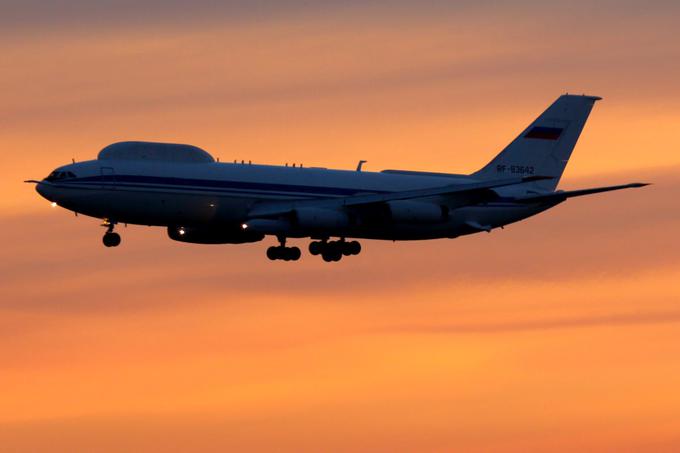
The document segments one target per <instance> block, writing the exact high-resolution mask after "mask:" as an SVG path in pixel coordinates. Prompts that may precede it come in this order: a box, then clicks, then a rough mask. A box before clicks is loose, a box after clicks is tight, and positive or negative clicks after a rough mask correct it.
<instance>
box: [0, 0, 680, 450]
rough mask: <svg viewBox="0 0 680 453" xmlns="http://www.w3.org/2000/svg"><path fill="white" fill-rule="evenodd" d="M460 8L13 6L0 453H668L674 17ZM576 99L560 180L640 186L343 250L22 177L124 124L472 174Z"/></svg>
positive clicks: (131, 129) (214, 142) (238, 144)
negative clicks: (112, 205)
mask: <svg viewBox="0 0 680 453" xmlns="http://www.w3.org/2000/svg"><path fill="white" fill-rule="evenodd" d="M446 3H448V2H441V3H437V2H432V3H429V4H428V6H427V7H419V8H418V9H416V8H414V7H413V6H411V5H410V4H408V3H406V2H394V3H392V4H390V5H387V4H381V5H376V4H370V5H368V6H367V5H363V4H361V3H358V2H357V3H356V4H354V3H350V4H349V6H347V5H345V6H342V7H339V6H335V5H333V4H331V3H324V2H320V3H317V4H315V5H314V6H309V5H305V4H302V3H298V2H294V1H291V2H288V1H286V2H259V3H254V4H250V5H249V6H240V5H237V4H232V3H227V4H226V6H225V5H218V4H214V3H210V2H203V3H201V2H198V3H197V5H199V6H197V7H196V8H195V9H193V10H192V11H191V12H186V11H184V10H183V5H182V4H181V2H169V3H167V4H162V3H161V2H158V1H155V0H154V1H151V2H148V3H144V4H136V3H135V4H134V5H133V3H132V2H130V3H129V4H127V3H125V2H123V3H122V6H121V4H116V5H109V4H107V3H101V4H97V5H94V6H92V5H90V4H89V3H87V4H86V3H85V2H79V1H77V0H69V1H66V2H62V4H61V5H60V7H59V8H57V7H55V6H44V5H42V3H41V2H37V1H33V0H31V1H26V2H22V3H16V4H15V5H11V4H10V5H8V6H7V7H6V10H5V11H3V14H0V30H1V31H0V38H2V39H0V52H1V54H2V55H3V58H2V60H0V87H1V88H2V92H3V95H2V102H1V103H0V135H1V136H2V139H3V140H2V141H3V152H2V164H3V165H2V167H3V170H4V177H3V178H1V179H0V189H2V192H3V194H4V195H3V197H2V199H0V217H1V220H2V225H3V231H4V239H5V240H4V241H3V247H2V248H1V249H0V367H1V368H0V445H2V446H3V448H2V449H3V450H7V451H44V450H50V451H65V452H66V451H83V450H87V451H130V450H139V451H187V450H190V451H191V450H193V451H225V450H232V451H247V450H257V451H281V450H284V451H357V450H358V451H485V452H486V451H527V450H544V451H545V450H551V451H573V450H574V449H576V448H580V449H587V450H591V451H592V450H598V451H622V450H623V451H640V450H656V451H677V449H678V448H679V447H680V434H679V433H680V418H679V417H678V414H680V391H678V385H677V383H678V382H680V362H678V360H677V357H678V356H679V353H680V306H679V305H678V304H679V303H680V285H679V284H678V281H680V240H679V239H678V234H677V232H678V231H680V209H678V208H680V202H679V201H678V200H680V179H679V178H678V174H679V172H680V157H678V156H680V153H678V152H677V151H678V149H680V138H679V137H680V135H679V134H678V124H680V90H679V89H678V84H677V81H678V80H680V41H679V40H678V39H677V22H678V19H679V18H680V14H679V13H680V9H679V8H678V7H677V6H675V5H674V4H672V3H671V2H662V1H658V2H639V3H636V2H626V3H625V5H624V4H622V3H621V2H600V3H598V6H592V5H589V4H586V3H577V4H570V5H569V6H545V5H543V4H540V3H538V2H532V1H524V2H519V3H517V4H515V5H513V6H512V7H509V6H504V5H501V4H488V5H486V4H483V3H478V2H470V3H469V4H467V3H462V4H459V5H457V6H451V5H447V4H446ZM3 8H5V7H4V6H3ZM566 91H569V92H579V93H580V92H586V93H589V94H594V95H600V96H603V97H604V98H605V99H604V101H603V102H600V103H598V104H597V105H596V107H595V109H594V111H593V114H592V115H591V119H590V121H589V123H588V125H587V126H586V129H585V131H584V133H583V135H582V139H581V141H580V142H579V145H578V146H577V148H576V151H575V153H574V156H573V158H572V161H571V162H570V164H569V167H568V169H567V172H566V174H565V176H564V178H563V180H562V182H561V187H564V188H577V187H586V186H591V185H601V184H609V183H618V182H629V181H637V180H640V181H649V182H653V183H654V185H653V186H650V187H647V188H645V189H641V190H637V191H626V192H620V193H612V194H606V195H599V196H593V197H588V198H583V199H575V200H571V201H569V202H567V203H565V204H564V205H561V206H559V207H557V208H556V209H554V210H552V211H550V212H548V213H545V214H543V215H541V216H538V217H535V218H533V219H530V220H527V221H525V222H522V223H519V224H516V225H512V226H509V227H508V228H506V229H505V230H503V231H500V230H499V231H494V232H493V233H491V234H488V235H487V234H483V235H476V236H471V237H464V238H460V239H457V240H442V241H432V242H422V243H398V244H393V243H391V242H387V243H381V242H376V241H366V242H365V243H364V253H362V254H361V255H360V256H359V257H354V258H352V259H347V260H343V261H342V262H341V263H337V264H333V265H328V264H326V263H323V262H322V261H321V260H320V259H312V257H308V256H305V257H303V259H302V260H301V261H300V262H298V263H296V264H291V263H278V262H277V263H271V262H269V261H267V260H266V259H265V257H264V249H265V247H266V245H265V244H263V243H259V244H252V245H244V246H212V247H210V246H199V245H187V244H178V243H175V242H172V241H170V240H169V239H167V238H166V237H165V233H164V231H162V230H161V229H151V228H146V227H134V226H130V227H129V228H128V229H126V230H122V231H121V233H122V235H123V241H124V242H123V245H122V246H121V247H120V248H118V249H116V250H112V249H105V248H104V247H102V246H101V243H100V236H101V234H102V230H101V228H100V227H99V226H98V222H97V221H96V220H93V219H87V218H85V217H82V216H81V217H78V218H75V217H74V216H73V215H72V214H69V213H68V212H66V211H62V210H59V209H50V208H49V205H48V203H47V202H46V201H45V200H42V199H40V198H39V197H38V195H37V194H35V192H34V191H33V189H32V187H30V186H28V185H25V184H22V183H21V181H22V180H23V179H27V178H40V177H43V176H45V175H46V174H47V173H48V172H49V171H50V170H51V169H52V168H54V167H56V166H58V165H60V164H63V163H65V162H68V161H69V160H70V159H71V157H75V158H76V159H79V160H84V159H90V158H93V157H94V156H95V155H96V152H97V151H98V150H99V149H100V148H101V147H103V146H105V145H106V144H108V143H110V142H113V141H116V140H122V139H146V140H162V141H175V142H187V143H192V144H196V145H199V146H202V147H204V148H206V149H207V150H209V151H210V152H212V153H213V154H214V155H216V156H220V157H221V158H222V159H223V160H228V159H234V158H238V159H252V160H253V161H255V162H266V163H284V162H304V163H305V164H307V165H324V166H329V167H341V168H353V167H354V166H355V165H356V161H358V160H359V159H367V160H368V161H369V163H368V164H367V168H369V169H371V170H375V169H382V168H413V169H424V170H439V171H453V172H456V171H458V172H469V171H473V170H475V169H476V168H478V167H480V166H481V165H483V164H484V163H485V162H486V161H488V160H489V159H490V158H491V157H493V155H495V154H496V152H498V151H499V150H500V149H501V148H502V147H503V146H504V145H505V144H507V143H508V142H509V141H510V140H511V139H512V138H513V137H514V135H516V134H517V133H518V132H519V131H520V130H521V129H522V128H523V127H525V126H526V125H527V124H528V123H529V122H530V121H531V120H532V119H533V118H534V117H535V116H536V115H537V114H539V113H540V112H541V111H542V110H543V109H544V108H545V107H546V106H547V105H548V104H549V103H550V102H552V101H553V100H554V99H555V98H556V97H557V96H558V95H559V94H561V93H563V92H566ZM268 242H271V241H270V240H269V241H268ZM297 242H300V245H304V244H303V241H297ZM297 242H296V243H297Z"/></svg>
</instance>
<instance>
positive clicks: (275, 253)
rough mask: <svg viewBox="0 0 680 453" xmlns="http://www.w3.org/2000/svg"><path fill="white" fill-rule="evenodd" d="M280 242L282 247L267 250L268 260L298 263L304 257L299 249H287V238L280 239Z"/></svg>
mask: <svg viewBox="0 0 680 453" xmlns="http://www.w3.org/2000/svg"><path fill="white" fill-rule="evenodd" d="M279 242H280V243H281V245H279V246H278V247H269V248H268V249H267V258H269V259H270V260H272V261H273V260H283V261H297V260H299V259H300V256H302V252H300V249H299V248H297V247H286V238H285V237H279Z"/></svg>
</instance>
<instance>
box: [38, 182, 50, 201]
mask: <svg viewBox="0 0 680 453" xmlns="http://www.w3.org/2000/svg"><path fill="white" fill-rule="evenodd" d="M50 189H51V187H50V184H48V183H46V182H43V181H40V182H39V183H38V184H36V185H35V191H36V192H38V193H39V194H40V195H41V196H42V197H43V198H46V199H47V200H49V201H52V198H51V194H52V190H50Z"/></svg>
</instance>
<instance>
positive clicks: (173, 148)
mask: <svg viewBox="0 0 680 453" xmlns="http://www.w3.org/2000/svg"><path fill="white" fill-rule="evenodd" d="M97 159H98V160H141V161H163V162H174V163H185V164H201V163H212V162H215V159H214V158H213V157H212V156H211V155H210V154H209V153H208V152H207V151H205V150H202V149H201V148H199V147H197V146H192V145H182V144H175V143H155V142H118V143H113V144H111V145H109V146H107V147H105V148H104V149H102V150H101V151H100V152H99V155H98V156H97Z"/></svg>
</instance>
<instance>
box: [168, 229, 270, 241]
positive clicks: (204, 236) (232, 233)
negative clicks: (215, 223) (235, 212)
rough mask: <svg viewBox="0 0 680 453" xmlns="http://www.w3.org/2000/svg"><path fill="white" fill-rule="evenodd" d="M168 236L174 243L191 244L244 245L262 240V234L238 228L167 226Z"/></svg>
mask: <svg viewBox="0 0 680 453" xmlns="http://www.w3.org/2000/svg"><path fill="white" fill-rule="evenodd" d="M168 236H169V237H170V239H173V240H175V241H179V242H190V243H193V244H244V243H246V242H258V241H261V240H262V239H264V234H262V233H258V232H256V231H249V230H244V229H243V228H242V227H240V226H233V227H225V228H194V227H183V226H169V227H168Z"/></svg>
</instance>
